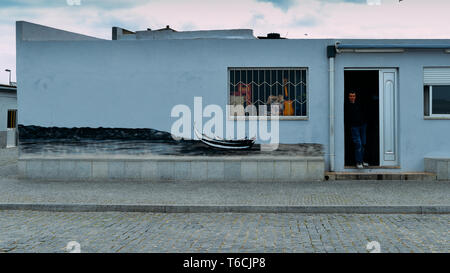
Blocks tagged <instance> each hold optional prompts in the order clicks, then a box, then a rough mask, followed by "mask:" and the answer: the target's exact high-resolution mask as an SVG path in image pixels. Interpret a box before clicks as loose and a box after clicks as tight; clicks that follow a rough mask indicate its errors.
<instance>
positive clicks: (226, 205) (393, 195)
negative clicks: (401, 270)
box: [0, 149, 450, 213]
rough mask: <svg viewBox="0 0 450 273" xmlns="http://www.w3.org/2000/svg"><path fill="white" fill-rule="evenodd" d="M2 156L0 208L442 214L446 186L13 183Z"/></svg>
mask: <svg viewBox="0 0 450 273" xmlns="http://www.w3.org/2000/svg"><path fill="white" fill-rule="evenodd" d="M5 151H6V152H7V153H6V152H5ZM5 151H3V152H2V156H1V158H0V159H1V160H0V210H2V209H3V210H5V209H32V210H49V211H142V212H275V213H278V212H299V213H301V212H304V213H450V181H392V180H391V181H386V180H374V181H370V180H360V181H358V180H352V181H325V182H298V183H296V182H277V183H271V182H246V183H238V182H186V181H177V182H130V181H97V182H68V181H51V182H50V181H36V180H21V179H18V178H17V155H16V154H17V150H14V149H10V150H5Z"/></svg>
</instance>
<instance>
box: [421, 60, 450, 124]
mask: <svg viewBox="0 0 450 273" xmlns="http://www.w3.org/2000/svg"><path fill="white" fill-rule="evenodd" d="M423 102H424V115H425V116H426V117H443V118H447V117H448V118H450V68H445V67H444V68H442V67H439V68H438V67H434V68H425V69H424V100H423Z"/></svg>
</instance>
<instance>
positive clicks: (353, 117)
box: [345, 91, 369, 169]
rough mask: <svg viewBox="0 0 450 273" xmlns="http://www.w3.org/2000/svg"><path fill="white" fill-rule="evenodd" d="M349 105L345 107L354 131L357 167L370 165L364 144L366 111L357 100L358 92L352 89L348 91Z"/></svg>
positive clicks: (346, 115)
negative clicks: (367, 161)
mask: <svg viewBox="0 0 450 273" xmlns="http://www.w3.org/2000/svg"><path fill="white" fill-rule="evenodd" d="M348 102H349V103H348V105H347V107H346V108H345V110H346V113H345V117H346V118H347V119H348V122H349V123H350V130H351V133H352V140H353V143H354V144H355V160H356V168H358V169H362V168H363V167H368V166H369V164H368V163H366V162H364V146H365V145H366V128H367V123H366V121H365V117H364V112H363V110H362V108H361V104H360V103H359V102H357V101H356V92H354V91H350V92H349V93H348Z"/></svg>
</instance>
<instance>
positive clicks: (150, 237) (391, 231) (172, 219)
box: [0, 211, 450, 253]
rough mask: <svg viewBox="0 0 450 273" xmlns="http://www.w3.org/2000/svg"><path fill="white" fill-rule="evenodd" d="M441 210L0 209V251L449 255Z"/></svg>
mask: <svg viewBox="0 0 450 273" xmlns="http://www.w3.org/2000/svg"><path fill="white" fill-rule="evenodd" d="M449 220H450V216H449V215H400V214H387V215H358V214H356V215H355V214H353V215H348V214H346V215H342V214H333V215H325V214H320V215H308V214H230V213H222V214H220V213H217V214H216V213H208V214H178V213H172V214H170V213H169V214H162V213H119V212H108V213H98V212H97V213H94V212H84V213H74V212H72V213H70V212H69V213H63V212H35V211H0V231H1V232H0V252H66V246H67V244H68V243H69V242H70V241H76V242H78V243H79V244H80V246H81V252H363V253H364V252H368V251H367V250H366V245H367V243H368V242H370V241H377V242H379V243H380V247H381V252H446V253H448V252H450V245H449Z"/></svg>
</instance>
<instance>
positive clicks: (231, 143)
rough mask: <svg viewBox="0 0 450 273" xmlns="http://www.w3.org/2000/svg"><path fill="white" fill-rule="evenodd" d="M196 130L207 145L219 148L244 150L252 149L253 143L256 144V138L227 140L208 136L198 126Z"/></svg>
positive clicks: (199, 137)
mask: <svg viewBox="0 0 450 273" xmlns="http://www.w3.org/2000/svg"><path fill="white" fill-rule="evenodd" d="M194 132H195V135H196V136H197V138H198V139H199V140H200V141H201V142H203V143H205V144H206V145H208V146H210V147H213V148H218V149H229V150H244V149H250V148H251V147H252V146H253V144H255V140H256V138H251V139H248V138H245V139H236V140H227V139H221V138H218V137H214V138H211V137H208V136H207V135H205V134H203V133H200V132H199V131H198V130H197V128H195V127H194Z"/></svg>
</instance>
